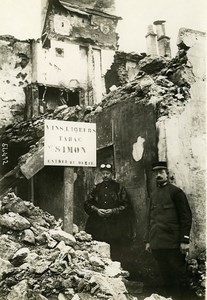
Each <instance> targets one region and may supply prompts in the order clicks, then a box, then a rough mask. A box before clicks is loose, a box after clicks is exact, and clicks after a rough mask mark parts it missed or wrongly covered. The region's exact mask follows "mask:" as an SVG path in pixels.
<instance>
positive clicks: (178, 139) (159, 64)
mask: <svg viewBox="0 0 207 300" xmlns="http://www.w3.org/2000/svg"><path fill="white" fill-rule="evenodd" d="M180 36H181V37H182V38H181V37H180V39H181V41H180V42H179V44H180V48H179V51H178V53H177V55H176V57H175V58H173V59H172V60H170V59H168V58H164V57H150V56H147V57H145V58H144V59H142V60H140V61H139V72H138V74H137V76H136V78H135V79H134V80H132V81H130V82H128V83H126V84H125V85H123V86H120V87H118V88H117V89H116V90H114V91H112V92H110V93H109V94H108V95H106V96H105V98H104V99H103V101H102V102H101V103H100V104H98V105H95V106H93V107H80V106H76V107H67V106H62V107H58V108H57V109H56V110H55V111H54V113H53V114H51V115H45V116H41V117H39V118H38V117H37V118H34V119H32V120H30V121H29V122H22V123H19V124H18V123H17V124H14V125H13V126H10V127H9V128H6V130H5V134H4V135H3V136H2V137H3V139H4V141H5V140H7V141H10V142H11V141H12V142H13V143H14V144H15V142H16V147H17V145H18V143H19V144H20V143H21V141H23V142H25V143H27V146H28V147H31V148H33V149H31V151H30V153H29V154H28V155H32V151H35V149H34V144H35V142H37V141H38V140H39V139H40V138H41V137H42V136H43V134H44V124H43V123H44V118H53V119H54V118H55V119H60V120H68V121H83V122H91V121H95V122H97V130H98V134H97V137H98V143H99V145H100V149H102V150H103V149H104V147H105V148H107V147H110V145H112V144H113V143H115V144H114V148H113V147H111V148H110V149H112V148H113V149H112V150H113V151H112V152H113V153H112V155H113V156H114V163H115V165H116V176H117V178H118V179H119V180H120V181H122V183H124V184H125V185H126V187H127V190H128V192H129V193H130V196H131V200H132V204H133V208H134V211H135V215H136V220H135V224H134V226H135V227H136V230H135V231H136V234H137V235H136V237H135V241H133V244H132V245H129V248H130V249H128V250H129V251H128V252H127V255H126V256H125V259H128V260H130V264H131V266H132V269H133V270H135V272H137V273H138V274H139V275H140V276H144V275H146V276H149V274H152V271H153V268H154V266H153V265H152V264H151V263H152V262H151V261H149V257H148V256H147V254H146V253H145V251H144V243H143V238H144V231H143V227H145V221H146V205H147V197H148V195H149V194H150V192H151V190H152V187H153V184H154V182H153V175H152V171H151V163H152V162H153V160H155V159H157V156H158V157H159V159H163V160H164V159H166V160H167V161H168V165H169V169H170V180H172V181H173V182H175V183H176V184H177V185H179V186H180V187H181V188H183V190H184V191H185V192H186V194H187V197H188V199H189V203H190V206H191V209H192V213H193V228H192V235H191V244H190V247H191V251H190V253H191V255H192V257H193V258H198V260H199V257H200V256H201V258H202V259H201V260H202V261H203V252H204V251H205V195H206V193H205V172H206V169H205V156H204V155H205V151H204V149H205V142H204V141H205V139H204V131H205V105H206V104H205V77H204V73H205V70H204V69H205V67H204V66H205V63H204V58H203V57H204V56H203V55H202V54H203V52H202V51H203V40H204V34H203V33H198V32H194V31H191V30H181V33H180ZM201 50H202V51H201ZM112 123H113V124H112ZM114 124H115V126H114ZM120 124H121V126H120ZM156 127H157V132H156ZM109 131H110V132H109ZM112 137H113V140H111V139H112ZM140 138H141V139H140ZM108 142H110V143H108ZM112 142H113V143H112ZM198 145H199V147H198ZM157 148H158V149H157ZM107 149H109V148H107ZM102 150H100V151H102ZM22 159H23V158H22ZM84 172H85V175H84V176H85V177H84V178H83V179H82V180H83V181H87V180H88V181H91V182H90V183H88V182H87V184H86V185H85V182H84V187H85V190H84V191H85V193H87V189H88V187H89V186H90V184H92V181H93V175H91V174H90V175H89V176H87V175H88V174H87V171H86V170H84ZM88 178H89V179H88ZM80 207H81V206H80ZM137 253H139V256H137ZM198 272H200V271H198ZM150 276H151V275H150Z"/></svg>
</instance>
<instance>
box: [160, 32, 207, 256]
mask: <svg viewBox="0 0 207 300" xmlns="http://www.w3.org/2000/svg"><path fill="white" fill-rule="evenodd" d="M205 45H206V36H205V34H204V33H202V32H198V31H194V30H189V29H184V28H182V29H180V32H179V37H178V46H179V47H181V48H184V49H187V51H186V53H187V58H188V66H189V68H190V67H192V72H191V73H188V71H187V70H184V71H183V72H182V73H183V74H182V77H185V78H186V80H187V81H188V82H190V86H191V88H190V101H189V102H188V103H187V104H186V106H185V107H184V110H182V112H179V111H176V109H174V115H171V116H168V117H161V118H159V119H158V122H157V127H158V129H159V144H158V148H159V158H160V159H167V161H168V164H169V168H170V171H171V173H172V176H173V177H174V180H175V183H176V184H177V185H178V186H180V187H181V188H183V190H184V191H185V192H186V193H187V196H188V199H189V202H190V206H191V209H192V213H193V228H192V235H191V250H192V253H193V252H196V253H197V252H200V251H201V250H203V249H205V243H206V238H205V236H206V235H205V230H206V217H205V215H206V79H205V74H206V62H205V55H206V49H205ZM174 75H175V76H174V78H176V77H177V78H181V77H180V76H179V74H177V76H176V74H174ZM192 75H193V76H192Z"/></svg>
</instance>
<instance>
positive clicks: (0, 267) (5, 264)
mask: <svg viewBox="0 0 207 300" xmlns="http://www.w3.org/2000/svg"><path fill="white" fill-rule="evenodd" d="M12 268H13V266H12V264H11V263H10V262H9V261H8V260H5V259H2V258H0V280H2V275H3V273H6V272H8V271H9V270H11V269H12Z"/></svg>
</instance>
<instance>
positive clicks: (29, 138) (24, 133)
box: [1, 105, 92, 147]
mask: <svg viewBox="0 0 207 300" xmlns="http://www.w3.org/2000/svg"><path fill="white" fill-rule="evenodd" d="M91 110H92V109H91V107H86V108H81V107H80V106H78V105H77V106H72V107H68V106H67V105H62V106H58V107H57V109H56V110H55V111H54V112H53V113H45V114H44V115H40V116H37V117H33V118H32V119H30V120H29V121H22V122H18V123H14V124H10V125H8V126H7V127H6V128H5V131H4V133H3V134H2V136H1V139H2V140H3V141H4V142H5V143H7V142H9V144H10V145H12V144H15V145H17V144H21V143H22V144H24V146H25V147H27V146H28V147H29V146H30V145H33V144H35V143H36V142H37V141H39V139H40V138H41V137H42V136H43V135H44V120H45V119H57V120H63V121H77V120H82V119H83V118H84V115H85V114H87V113H90V112H91Z"/></svg>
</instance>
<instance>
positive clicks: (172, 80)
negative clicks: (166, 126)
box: [1, 49, 195, 147]
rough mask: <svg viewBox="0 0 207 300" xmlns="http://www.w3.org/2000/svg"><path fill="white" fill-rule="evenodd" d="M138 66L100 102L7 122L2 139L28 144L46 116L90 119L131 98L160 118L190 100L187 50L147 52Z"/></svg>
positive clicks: (41, 128) (41, 129)
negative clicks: (169, 55) (151, 107)
mask: <svg viewBox="0 0 207 300" xmlns="http://www.w3.org/2000/svg"><path fill="white" fill-rule="evenodd" d="M120 55H121V54H120ZM121 57H122V56H121ZM139 67H140V71H139V72H138V74H137V76H136V78H135V79H134V80H132V81H130V82H128V83H126V84H124V85H122V86H120V87H118V88H116V89H115V90H112V91H111V92H110V93H108V94H107V95H106V96H105V97H104V98H103V101H102V102H101V103H99V104H98V105H97V104H96V105H94V106H93V107H91V106H90V107H89V106H88V107H84V106H81V107H80V106H79V105H76V106H73V107H68V106H67V105H62V106H59V107H57V108H56V109H55V111H54V112H53V113H46V114H44V115H40V116H38V117H34V118H32V119H31V120H29V121H23V122H19V123H15V124H11V125H9V126H7V127H6V128H5V131H4V133H3V134H2V137H1V139H2V141H3V142H5V143H9V144H10V145H12V144H15V145H17V144H21V143H23V144H24V147H27V146H28V147H29V146H31V145H34V144H35V143H36V142H37V141H38V140H39V139H40V138H41V137H42V136H43V135H44V120H45V119H57V120H65V121H84V122H89V121H90V117H91V116H92V115H94V114H95V113H98V112H100V111H102V109H103V108H105V107H108V106H111V105H114V104H116V103H117V102H120V101H128V100H129V99H134V101H135V102H142V103H143V104H144V105H148V104H153V105H154V106H155V107H156V110H157V117H158V118H159V117H161V116H166V115H171V114H175V113H177V112H178V110H180V111H182V110H183V109H184V106H185V104H186V103H187V102H188V101H189V100H190V92H189V90H190V84H191V83H192V82H193V81H194V80H195V79H194V76H193V73H192V66H191V65H190V64H189V62H188V59H187V51H186V50H184V49H180V50H179V51H178V53H177V55H176V56H175V58H173V59H172V60H169V59H168V58H164V57H156V58H152V57H150V56H146V57H144V58H142V59H140V61H139Z"/></svg>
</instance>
